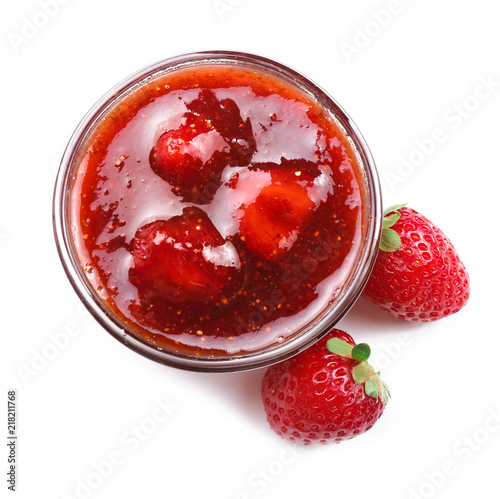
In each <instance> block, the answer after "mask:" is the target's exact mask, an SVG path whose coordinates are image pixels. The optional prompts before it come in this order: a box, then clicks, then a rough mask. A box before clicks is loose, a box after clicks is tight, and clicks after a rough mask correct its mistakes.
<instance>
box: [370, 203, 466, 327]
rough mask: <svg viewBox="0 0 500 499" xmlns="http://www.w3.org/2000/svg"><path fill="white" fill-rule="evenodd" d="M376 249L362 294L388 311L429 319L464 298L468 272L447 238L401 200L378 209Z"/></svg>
mask: <svg viewBox="0 0 500 499" xmlns="http://www.w3.org/2000/svg"><path fill="white" fill-rule="evenodd" d="M383 223H384V225H383V227H384V228H383V231H382V242H381V245H380V251H379V254H378V257H377V260H376V262H375V266H374V268H373V272H372V274H371V277H370V279H369V280H368V283H367V285H366V287H365V289H364V291H363V296H364V297H365V298H366V299H368V300H369V301H371V302H373V303H375V304H377V305H378V306H379V307H381V308H382V309H383V310H385V311H387V312H389V313H390V314H391V315H393V316H394V317H397V318H398V319H404V320H412V321H419V322H428V321H435V320H437V319H442V318H443V317H446V316H448V315H451V314H454V313H455V312H458V311H459V310H460V309H461V308H462V307H463V306H464V305H465V304H466V303H467V300H468V299H469V294H470V287H469V275H468V274H467V270H466V269H465V266H464V264H463V263H462V262H461V261H460V258H459V257H458V255H457V252H456V250H455V248H454V247H453V245H452V244H451V242H450V241H449V239H448V238H447V237H446V236H445V235H444V234H443V233H442V232H441V230H439V229H438V228H437V227H436V226H435V225H434V224H433V223H432V222H430V221H429V220H427V218H425V217H424V216H423V215H421V214H420V213H418V212H417V211H415V210H412V209H411V208H405V207H404V205H398V206H393V207H391V208H389V209H387V210H386V211H385V212H384V222H383Z"/></svg>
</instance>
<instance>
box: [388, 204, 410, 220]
mask: <svg viewBox="0 0 500 499" xmlns="http://www.w3.org/2000/svg"><path fill="white" fill-rule="evenodd" d="M407 204H408V203H403V204H395V205H393V206H390V207H389V208H387V209H385V210H384V217H385V216H386V215H388V214H389V213H392V212H393V211H395V212H397V211H398V210H400V209H401V208H404V207H405V206H406V205H407Z"/></svg>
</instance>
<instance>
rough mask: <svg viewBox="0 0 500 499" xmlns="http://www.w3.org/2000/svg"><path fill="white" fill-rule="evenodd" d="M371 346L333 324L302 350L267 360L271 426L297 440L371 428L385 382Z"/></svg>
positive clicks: (340, 436)
mask: <svg viewBox="0 0 500 499" xmlns="http://www.w3.org/2000/svg"><path fill="white" fill-rule="evenodd" d="M369 355H370V348H369V347H368V345H366V344H365V343H361V344H359V345H356V346H355V343H354V341H353V339H352V338H351V337H350V336H349V335H348V334H347V333H345V332H344V331H341V330H339V329H332V330H331V331H330V332H329V333H328V334H327V335H326V336H325V337H324V338H322V339H321V340H319V341H318V342H316V343H315V344H314V345H313V346H311V347H309V348H308V349H307V350H305V351H304V352H302V353H299V354H298V355H296V356H295V357H292V358H291V359H288V360H286V361H284V362H281V363H279V364H276V365H274V366H271V367H269V368H268V370H267V371H266V374H265V375H264V379H263V380H262V400H263V402H264V407H265V410H266V413H267V420H268V421H269V424H270V425H271V428H272V429H273V430H274V431H275V432H276V433H277V434H278V435H280V436H281V437H283V438H286V439H288V440H291V441H292V442H296V443H301V444H306V445H307V444H326V443H337V442H341V441H343V440H348V439H350V438H353V437H355V436H356V435H360V434H362V433H364V432H366V431H367V430H369V429H370V428H371V427H372V426H373V425H374V424H375V422H376V421H377V420H378V419H379V418H380V416H381V415H382V412H383V411H384V408H385V404H386V402H387V399H388V394H389V392H388V390H387V387H386V385H385V384H384V383H383V382H382V381H381V380H380V378H379V376H378V374H376V373H375V372H374V370H373V368H372V367H371V366H370V365H369V364H368V363H367V362H366V360H367V359H368V356H369Z"/></svg>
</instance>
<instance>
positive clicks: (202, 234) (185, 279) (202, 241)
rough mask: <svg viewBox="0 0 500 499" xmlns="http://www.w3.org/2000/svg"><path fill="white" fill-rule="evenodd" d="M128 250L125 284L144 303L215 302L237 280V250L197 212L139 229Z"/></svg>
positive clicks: (193, 209) (159, 221) (201, 212)
mask: <svg viewBox="0 0 500 499" xmlns="http://www.w3.org/2000/svg"><path fill="white" fill-rule="evenodd" d="M226 244H229V243H226ZM131 247H132V255H133V257H134V266H133V267H132V268H131V269H130V271H129V278H130V282H131V283H132V284H134V285H135V286H136V287H137V288H138V289H139V291H140V292H141V293H142V294H143V295H144V296H145V297H146V298H149V299H157V298H160V299H163V300H169V301H173V302H199V301H205V300H209V299H211V300H216V299H218V298H221V297H223V295H224V293H227V292H228V290H231V289H233V288H234V286H235V285H236V283H237V281H238V278H239V265H238V263H239V262H238V257H237V254H236V250H235V249H234V247H232V246H230V247H228V246H227V245H225V241H224V239H223V238H222V236H221V235H220V234H219V232H218V231H217V229H216V228H215V227H214V225H213V224H212V222H211V221H210V219H209V218H208V217H207V215H206V214H205V213H204V212H203V211H201V210H200V209H198V208H185V209H184V212H183V214H182V215H181V216H176V217H172V218H171V219H169V220H157V221H155V222H151V223H149V224H147V225H145V226H143V227H141V228H140V229H139V230H138V231H137V233H136V235H135V238H134V239H133V240H132V244H131Z"/></svg>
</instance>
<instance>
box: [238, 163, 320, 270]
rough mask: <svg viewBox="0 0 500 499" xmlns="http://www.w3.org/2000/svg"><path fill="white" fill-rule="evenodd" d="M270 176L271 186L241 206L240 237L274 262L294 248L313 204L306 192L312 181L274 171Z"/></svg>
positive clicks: (307, 176) (291, 172) (250, 247)
mask: <svg viewBox="0 0 500 499" xmlns="http://www.w3.org/2000/svg"><path fill="white" fill-rule="evenodd" d="M298 173H299V174H300V175H297V174H298ZM271 175H272V183H271V184H270V185H268V186H266V187H264V188H263V189H262V190H261V191H260V192H259V194H258V196H257V198H256V199H255V201H254V202H253V203H251V204H249V205H248V206H246V207H244V214H243V216H242V218H241V222H240V237H241V240H242V241H244V243H245V245H246V246H247V248H248V249H249V250H251V251H253V252H254V253H256V254H257V255H258V256H260V257H261V258H265V259H266V260H277V259H279V258H280V257H281V256H283V255H284V254H285V253H286V252H288V251H289V250H290V248H291V247H292V246H293V244H294V242H295V240H296V239H297V237H298V233H299V232H300V228H301V226H302V224H303V223H304V221H305V220H306V218H307V217H308V216H309V214H310V213H311V212H312V210H313V208H314V203H313V202H312V200H311V199H310V197H309V195H308V193H307V187H308V185H311V183H312V178H311V177H310V176H309V175H307V174H306V173H304V172H301V171H300V170H298V171H287V170H282V169H276V170H271ZM247 178H248V177H247Z"/></svg>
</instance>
